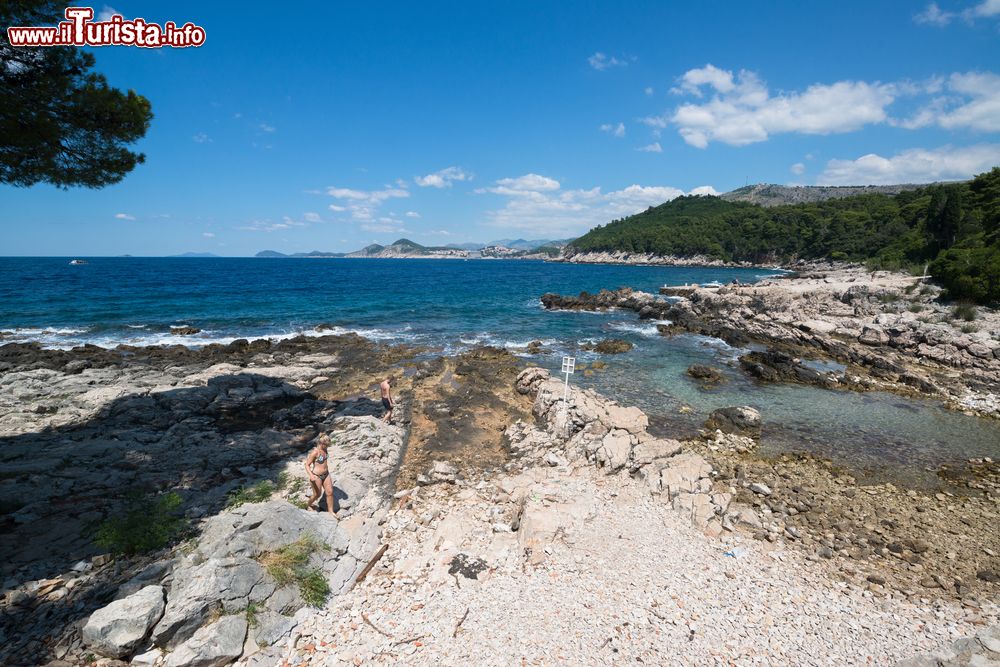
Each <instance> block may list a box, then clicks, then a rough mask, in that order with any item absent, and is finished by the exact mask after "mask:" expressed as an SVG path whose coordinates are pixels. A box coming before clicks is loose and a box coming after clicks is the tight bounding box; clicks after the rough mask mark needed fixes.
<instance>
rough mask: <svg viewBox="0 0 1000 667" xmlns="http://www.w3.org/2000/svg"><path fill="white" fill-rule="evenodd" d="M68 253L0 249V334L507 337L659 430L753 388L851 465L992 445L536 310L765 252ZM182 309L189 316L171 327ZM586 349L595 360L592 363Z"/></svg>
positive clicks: (995, 445) (790, 430) (892, 401)
mask: <svg viewBox="0 0 1000 667" xmlns="http://www.w3.org/2000/svg"><path fill="white" fill-rule="evenodd" d="M70 259H71V258H66V257H55V258H54V257H44V258H37V257H35V258H29V257H17V258H0V344H4V343H10V342H22V341H37V342H39V343H41V344H42V345H44V346H46V347H53V348H62V349H69V348H72V347H74V346H77V345H82V344H84V343H90V344H94V345H100V346H105V347H113V346H115V345H118V344H121V343H128V344H130V345H171V344H182V345H190V346H198V345H205V344H209V343H228V342H231V341H233V340H236V339H238V338H248V339H254V338H272V339H283V338H290V337H294V336H298V335H306V336H318V335H321V334H320V333H318V332H317V331H316V327H317V326H318V325H321V324H322V325H326V326H327V327H329V329H328V331H331V332H333V333H348V332H353V333H357V334H359V335H361V336H364V337H366V338H369V339H371V340H375V341H379V342H385V343H408V344H414V345H420V346H424V347H426V348H428V350H429V351H428V354H454V353H457V352H460V351H462V350H465V349H469V348H471V347H473V346H476V345H494V346H499V347H505V348H507V349H509V350H510V351H511V352H512V353H513V354H516V355H521V356H523V357H525V360H526V361H529V360H530V362H531V363H535V364H537V365H541V366H545V367H547V368H550V369H551V370H552V371H553V372H558V370H559V367H560V362H561V358H562V356H564V355H571V356H575V357H576V358H577V359H578V364H580V365H581V369H580V370H579V371H578V372H577V373H575V374H574V375H573V376H572V377H571V378H570V382H571V383H573V384H576V385H582V386H587V387H593V388H595V389H597V390H598V391H601V392H602V393H604V394H605V395H607V396H610V397H612V398H614V399H616V400H618V401H620V402H622V403H624V404H629V405H638V406H639V407H640V408H642V409H643V410H644V411H646V412H647V414H649V416H650V421H651V424H652V429H653V430H654V431H655V432H657V433H659V434H660V435H663V436H671V437H686V436H691V435H694V434H696V433H697V431H698V429H699V428H700V426H701V425H702V423H703V422H704V420H705V418H706V417H707V416H708V414H709V413H710V412H711V411H712V410H713V409H715V408H718V407H724V406H729V405H751V406H753V407H756V408H757V409H759V410H760V411H761V413H762V415H763V418H764V424H765V426H764V433H763V436H762V444H761V448H762V452H763V453H764V454H768V455H778V454H781V453H783V452H792V451H810V452H813V453H816V454H820V455H823V456H828V457H830V458H832V459H833V460H834V462H835V463H838V464H841V465H844V466H846V467H848V468H850V469H852V470H854V471H855V472H856V473H857V474H858V475H859V476H860V477H862V478H872V479H878V478H883V477H888V478H893V479H896V478H900V479H902V481H907V482H912V483H915V484H921V483H925V484H931V483H933V473H932V470H933V469H934V468H935V467H936V466H938V465H939V464H941V463H954V462H960V461H963V460H965V459H967V458H970V457H980V456H992V457H1000V420H989V419H982V418H977V417H970V416H967V415H963V414H961V413H958V412H954V411H949V410H945V409H944V408H942V407H941V406H940V405H939V404H938V403H937V402H935V401H929V400H921V399H911V398H902V397H899V396H896V395H893V394H885V393H879V392H869V393H863V394H859V393H852V392H846V391H836V390H827V389H820V388H817V387H807V386H800V385H787V384H777V385H760V384H757V383H754V382H752V381H750V380H749V379H748V378H747V377H746V376H745V375H744V374H743V373H742V372H741V371H740V369H739V364H738V362H737V359H738V358H739V356H740V355H742V354H745V353H746V352H747V351H748V350H747V349H741V348H734V347H730V346H729V345H727V344H726V343H724V342H723V341H721V340H717V339H713V338H708V337H704V336H696V335H687V334H682V335H678V336H673V337H670V338H665V337H663V336H660V335H659V333H658V332H657V329H656V325H657V322H651V321H640V320H639V319H638V318H637V317H636V315H635V313H632V312H628V311H611V312H603V313H589V312H564V311H547V310H545V309H544V308H543V307H542V306H541V303H540V301H539V297H540V296H541V295H542V294H544V293H546V292H556V293H560V294H577V293H579V292H581V291H589V292H596V291H599V290H601V289H615V288H618V287H632V288H634V289H638V290H645V291H651V292H654V293H655V292H656V291H657V290H658V288H659V287H660V286H661V285H684V284H691V283H699V284H704V283H706V282H710V281H719V282H722V283H727V282H730V281H732V280H734V279H736V280H739V281H740V282H743V283H747V282H753V281H756V280H760V279H761V278H764V277H768V276H774V275H780V274H781V273H782V272H781V271H780V270H778V269H773V270H772V269H762V268H717V267H661V266H620V265H582V264H562V263H551V262H541V261H524V260H467V261H463V260H428V259H392V260H380V259H297V258H286V259H280V258H278V259H263V258H138V257H117V258H105V257H92V258H85V259H86V262H87V263H86V264H82V265H71V264H70ZM177 326H193V327H197V328H198V329H200V330H201V332H200V333H198V334H195V335H192V336H177V335H174V334H171V332H170V328H171V327H177ZM608 337H615V338H624V339H627V340H629V341H631V342H632V343H633V344H634V346H635V347H634V348H633V349H632V351H630V352H628V353H625V354H621V355H613V356H601V355H597V354H595V353H592V352H587V351H583V350H582V349H581V346H582V345H583V344H585V343H588V342H594V341H597V340H601V339H603V338H608ZM534 340H539V341H541V342H542V344H543V347H544V349H545V350H546V353H544V354H542V355H537V356H530V357H529V356H528V355H527V351H526V349H525V347H526V346H527V344H528V343H529V342H531V341H534ZM598 359H600V360H601V361H604V362H606V363H607V366H606V368H605V369H603V370H593V369H590V364H591V363H592V362H593V361H596V360H598ZM693 363H704V364H709V365H713V366H716V367H718V368H720V369H722V371H723V374H724V376H725V379H726V382H724V383H722V384H720V385H718V386H716V387H714V388H705V387H703V386H701V385H700V384H699V383H697V382H696V381H694V380H692V379H691V378H689V377H688V376H687V375H686V373H685V371H686V369H687V368H688V366H690V365H691V364H693ZM828 367H830V368H837V366H836V364H828ZM587 370H591V372H586V371H587Z"/></svg>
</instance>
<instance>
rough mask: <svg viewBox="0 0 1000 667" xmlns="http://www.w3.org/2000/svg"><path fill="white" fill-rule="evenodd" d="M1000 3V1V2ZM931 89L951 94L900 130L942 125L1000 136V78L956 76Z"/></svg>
mask: <svg viewBox="0 0 1000 667" xmlns="http://www.w3.org/2000/svg"><path fill="white" fill-rule="evenodd" d="M998 2H1000V0H998ZM927 89H928V90H929V91H933V92H940V91H941V90H945V91H947V92H948V93H951V94H950V95H948V96H941V97H937V98H935V99H933V100H931V101H930V102H929V103H928V104H926V105H924V107H923V108H921V109H920V110H919V111H918V112H917V113H916V114H914V115H913V116H912V117H910V118H907V119H904V120H902V121H898V122H897V124H898V125H899V126H900V127H904V128H907V129H916V128H920V127H926V126H928V125H939V126H940V127H943V128H945V129H947V130H954V129H970V130H977V131H980V132H1000V75H997V74H994V73H992V72H966V73H964V74H963V73H955V74H952V75H951V76H949V77H948V78H947V79H946V80H943V81H938V80H934V81H932V82H931V83H930V84H929V85H928V86H927Z"/></svg>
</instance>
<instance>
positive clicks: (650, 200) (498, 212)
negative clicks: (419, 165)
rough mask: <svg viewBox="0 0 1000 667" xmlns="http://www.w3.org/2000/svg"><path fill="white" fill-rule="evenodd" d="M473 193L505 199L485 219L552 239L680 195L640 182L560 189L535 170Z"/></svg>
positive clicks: (706, 188)
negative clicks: (605, 189)
mask: <svg viewBox="0 0 1000 667" xmlns="http://www.w3.org/2000/svg"><path fill="white" fill-rule="evenodd" d="M476 192H477V193H481V194H482V193H492V194H499V195H502V196H504V197H506V198H507V201H506V202H505V204H504V206H503V207H502V208H500V209H495V210H492V211H489V212H487V214H486V224H488V225H490V226H493V227H503V228H506V229H514V230H518V231H519V232H524V233H531V234H534V235H538V236H549V237H550V238H551V237H552V236H572V235H576V234H580V233H583V232H585V231H587V230H588V229H590V228H591V227H593V226H594V225H597V224H604V223H607V222H609V221H611V220H612V219H614V218H620V217H623V216H626V215H631V214H633V213H638V212H639V211H642V210H645V209H646V208H648V207H649V206H654V205H657V204H662V203H663V202H665V201H669V200H671V199H674V198H676V197H679V196H681V195H683V194H684V191H683V190H680V189H679V188H673V187H669V186H643V185H630V186H628V187H626V188H623V189H621V190H613V191H610V192H603V191H602V189H601V188H600V187H594V188H590V189H576V190H564V189H562V186H561V184H560V183H559V181H557V180H555V179H554V178H549V177H546V176H541V175H539V174H525V175H524V176H519V177H517V178H504V179H500V180H499V181H497V182H496V185H495V187H489V188H480V189H478V190H476ZM692 194H715V190H714V189H713V188H712V187H711V186H702V187H700V188H696V189H695V190H693V191H692Z"/></svg>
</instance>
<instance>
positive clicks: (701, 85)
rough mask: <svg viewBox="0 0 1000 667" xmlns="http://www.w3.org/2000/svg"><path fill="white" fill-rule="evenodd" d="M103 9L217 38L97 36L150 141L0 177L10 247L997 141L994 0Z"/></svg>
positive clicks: (101, 246) (226, 233)
mask: <svg viewBox="0 0 1000 667" xmlns="http://www.w3.org/2000/svg"><path fill="white" fill-rule="evenodd" d="M237 8H238V9H237ZM112 9H113V10H114V11H116V12H117V13H120V14H123V15H124V16H125V17H126V18H134V17H136V16H141V17H143V18H145V19H146V20H147V21H152V22H156V23H161V24H162V23H164V22H165V21H168V20H173V21H175V22H177V23H178V24H181V23H184V22H187V21H192V22H194V23H196V24H198V25H200V26H202V27H204V28H205V30H206V32H207V41H206V43H205V45H204V46H202V47H200V48H191V49H185V50H171V49H157V50H145V49H137V48H128V47H110V48H102V49H99V50H97V51H96V54H97V66H98V69H99V70H100V71H102V72H103V73H104V74H105V75H106V76H107V78H108V79H109V81H110V82H111V83H112V84H113V85H115V86H118V87H121V88H133V89H135V90H136V91H138V92H140V93H141V94H143V95H145V96H147V97H148V98H149V99H150V101H151V102H152V106H153V113H154V115H155V117H154V119H153V122H152V126H151V127H150V130H149V132H148V134H147V136H146V137H145V138H144V139H143V140H142V142H141V143H140V144H139V146H138V148H139V150H141V151H143V152H145V153H146V155H147V161H146V164H144V165H141V166H139V167H138V168H137V169H136V170H135V171H134V172H132V173H131V174H129V175H128V176H127V177H126V178H125V180H124V181H122V182H121V183H119V184H117V185H114V186H110V187H106V188H104V189H101V190H86V189H80V188H76V189H71V190H65V191H64V190H58V189H55V188H51V187H48V186H35V187H32V188H13V187H10V186H0V225H2V229H3V239H4V242H3V246H4V247H3V248H2V249H0V254H4V255H117V254H125V253H129V254H134V255H165V254H173V253H180V252H185V251H199V252H213V253H216V254H220V255H251V254H254V253H256V252H257V251H259V250H262V249H274V250H279V251H283V252H297V251H310V250H328V251H347V250H354V249H357V248H359V247H361V246H363V245H365V244H367V243H371V242H380V243H386V242H390V241H393V240H395V239H397V238H399V237H401V236H405V237H408V238H411V239H413V240H416V241H418V242H421V243H425V244H440V245H444V244H447V243H462V242H469V241H489V240H493V239H499V238H517V237H523V238H566V237H573V236H577V235H580V234H582V233H583V232H585V231H586V230H587V229H589V228H591V227H592V226H594V225H595V224H600V223H605V222H608V221H609V220H611V219H613V218H618V217H623V216H625V215H628V214H630V213H633V212H636V211H639V210H642V209H644V208H646V207H647V206H649V205H652V204H658V203H661V202H663V201H665V200H667V199H670V198H672V197H674V196H677V195H679V194H682V193H687V192H697V193H704V192H712V191H717V192H724V191H727V190H731V189H733V188H736V187H740V186H742V185H744V183H746V182H750V183H754V182H774V183H800V184H817V183H826V184H859V183H895V182H926V181H933V180H949V179H959V178H966V177H969V176H971V175H973V174H974V173H977V172H980V171H983V170H985V169H988V168H990V167H991V166H993V165H997V164H1000V0H985V1H982V0H956V1H954V2H950V1H946V0H942V1H941V2H939V3H937V4H928V3H926V2H837V3H832V2H830V3H826V2H822V3H821V2H801V1H799V2H744V3H737V2H689V3H672V2H607V3H583V2H562V3H555V2H538V1H535V2H503V3H500V2H497V3H475V2H474V3H458V2H454V3H436V2H422V3H408V2H407V3H403V2H401V3H389V2H383V3H366V2H353V3H345V2H323V3H315V4H309V3H304V2H301V3H288V4H287V5H275V4H274V3H266V4H265V3H260V4H257V3H252V2H244V3H239V4H237V3H207V2H170V3H154V2H129V1H125V0H115V1H114V2H113V3H112V5H111V6H110V7H109V6H106V5H102V6H100V7H95V10H98V11H101V10H103V11H111V10H112ZM285 9H286V10H287V11H286V12H285V13H281V12H280V10H285ZM276 10H279V11H276ZM4 27H5V26H4Z"/></svg>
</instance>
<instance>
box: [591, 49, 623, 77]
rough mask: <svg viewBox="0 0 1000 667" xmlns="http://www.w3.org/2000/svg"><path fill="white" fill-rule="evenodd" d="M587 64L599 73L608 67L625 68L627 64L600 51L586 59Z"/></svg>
mask: <svg viewBox="0 0 1000 667" xmlns="http://www.w3.org/2000/svg"><path fill="white" fill-rule="evenodd" d="M587 62H588V63H590V66H591V67H593V68H594V69H596V70H597V71H599V72H603V71H604V70H606V69H608V68H609V67H625V66H626V65H627V64H628V63H627V62H625V61H624V60H619V59H618V58H615V57H614V56H608V55H607V54H604V53H601V52H600V51H598V52H597V53H595V54H594V55H592V56H590V57H589V58H587Z"/></svg>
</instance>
